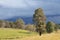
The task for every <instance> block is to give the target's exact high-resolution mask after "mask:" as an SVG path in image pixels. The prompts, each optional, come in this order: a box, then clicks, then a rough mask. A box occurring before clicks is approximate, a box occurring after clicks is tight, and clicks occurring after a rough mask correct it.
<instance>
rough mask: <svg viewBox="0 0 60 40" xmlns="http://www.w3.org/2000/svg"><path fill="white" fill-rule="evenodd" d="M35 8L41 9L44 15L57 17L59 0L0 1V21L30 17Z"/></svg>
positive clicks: (59, 8)
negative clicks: (16, 17) (17, 17)
mask: <svg viewBox="0 0 60 40" xmlns="http://www.w3.org/2000/svg"><path fill="white" fill-rule="evenodd" d="M37 8H42V9H43V10H44V13H45V15H55V14H58V15H59V14H60V0H0V19H4V18H11V17H14V16H32V15H33V13H34V10H35V9H37Z"/></svg>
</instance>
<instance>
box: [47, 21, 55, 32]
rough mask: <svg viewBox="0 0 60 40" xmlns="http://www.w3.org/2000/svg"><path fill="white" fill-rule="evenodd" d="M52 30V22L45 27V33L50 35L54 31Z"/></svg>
mask: <svg viewBox="0 0 60 40" xmlns="http://www.w3.org/2000/svg"><path fill="white" fill-rule="evenodd" d="M54 28H55V23H53V22H48V23H47V25H46V31H47V32H48V33H51V32H53V31H54Z"/></svg>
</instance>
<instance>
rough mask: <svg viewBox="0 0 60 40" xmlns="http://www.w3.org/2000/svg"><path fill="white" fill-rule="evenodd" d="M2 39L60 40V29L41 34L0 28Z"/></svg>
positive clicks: (0, 37)
mask: <svg viewBox="0 0 60 40" xmlns="http://www.w3.org/2000/svg"><path fill="white" fill-rule="evenodd" d="M0 40H60V31H58V32H57V33H55V32H54V33H51V34H43V35H42V36H39V35H38V34H37V33H35V32H29V31H26V30H21V29H11V28H0Z"/></svg>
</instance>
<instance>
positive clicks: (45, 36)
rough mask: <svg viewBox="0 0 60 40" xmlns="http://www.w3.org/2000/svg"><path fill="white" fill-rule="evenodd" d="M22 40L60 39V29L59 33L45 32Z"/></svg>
mask: <svg viewBox="0 0 60 40" xmlns="http://www.w3.org/2000/svg"><path fill="white" fill-rule="evenodd" d="M21 40H60V31H59V32H57V33H51V34H43V35H42V36H39V35H35V36H30V37H26V38H23V39H21Z"/></svg>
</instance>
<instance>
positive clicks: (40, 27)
mask: <svg viewBox="0 0 60 40" xmlns="http://www.w3.org/2000/svg"><path fill="white" fill-rule="evenodd" d="M33 21H34V23H35V25H36V29H37V31H38V32H39V34H40V35H41V34H42V33H43V31H45V27H46V22H45V21H46V17H45V15H44V13H43V10H42V9H41V8H38V9H36V10H35V14H34V15H33Z"/></svg>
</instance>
